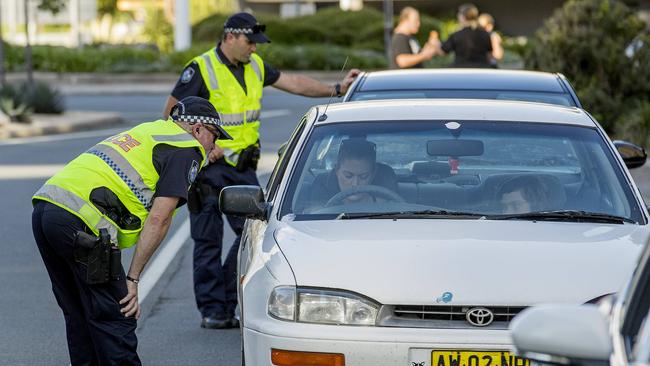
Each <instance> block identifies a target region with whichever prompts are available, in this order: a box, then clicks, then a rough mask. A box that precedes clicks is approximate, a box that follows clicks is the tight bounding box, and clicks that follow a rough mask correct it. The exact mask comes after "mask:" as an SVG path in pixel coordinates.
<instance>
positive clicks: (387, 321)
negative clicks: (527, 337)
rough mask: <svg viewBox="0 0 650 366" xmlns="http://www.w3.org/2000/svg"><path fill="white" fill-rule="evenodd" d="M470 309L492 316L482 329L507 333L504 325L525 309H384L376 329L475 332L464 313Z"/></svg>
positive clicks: (403, 307)
mask: <svg viewBox="0 0 650 366" xmlns="http://www.w3.org/2000/svg"><path fill="white" fill-rule="evenodd" d="M473 308H485V309H488V310H490V311H491V312H492V313H493V314H494V320H493V322H492V324H490V325H489V326H487V327H485V328H489V329H507V328H508V324H509V323H510V321H511V320H512V318H514V317H515V316H516V315H517V314H519V313H520V312H521V311H522V310H524V309H525V308H526V307H525V306H489V305H488V306H486V305H387V306H384V307H383V309H382V315H383V316H382V317H381V320H380V322H379V323H380V325H383V326H391V327H417V328H477V327H475V326H473V325H471V324H470V323H469V322H468V321H467V318H466V313H467V312H468V311H469V310H471V309H473Z"/></svg>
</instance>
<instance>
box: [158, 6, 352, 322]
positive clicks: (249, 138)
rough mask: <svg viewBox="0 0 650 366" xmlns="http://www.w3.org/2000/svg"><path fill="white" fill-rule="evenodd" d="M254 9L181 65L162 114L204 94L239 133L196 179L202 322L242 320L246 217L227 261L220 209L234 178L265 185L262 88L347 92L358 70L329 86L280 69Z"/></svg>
mask: <svg viewBox="0 0 650 366" xmlns="http://www.w3.org/2000/svg"><path fill="white" fill-rule="evenodd" d="M265 28H266V27H265V26H264V25H261V24H258V22H257V20H256V19H255V17H253V16H252V15H251V14H248V13H237V14H234V15H232V16H230V17H229V18H228V19H227V20H226V23H225V24H224V34H223V37H222V39H221V42H219V44H218V45H217V47H215V48H213V49H211V50H209V51H207V52H206V53H204V54H202V55H200V56H197V57H195V58H194V59H193V60H192V61H191V62H190V63H189V64H188V65H187V66H186V67H185V69H184V70H183V73H182V74H181V77H180V79H179V80H178V82H177V83H176V86H175V87H174V90H173V91H172V93H171V96H170V97H169V99H168V100H167V105H166V106H165V110H164V111H163V115H165V116H166V115H167V113H168V111H169V108H171V106H172V105H174V103H175V102H176V100H178V99H181V98H183V97H186V96H188V95H197V96H200V97H203V98H206V99H209V100H210V102H211V103H212V104H213V105H214V106H215V107H216V109H217V110H218V111H219V114H220V116H221V119H222V121H223V124H224V129H225V130H226V131H227V132H228V133H229V134H230V135H232V137H233V140H231V141H227V142H226V141H224V142H220V143H219V144H218V146H216V148H215V149H214V150H213V152H212V153H211V154H210V156H209V158H210V162H212V163H213V164H211V165H209V166H208V167H206V169H204V171H203V172H202V173H201V175H200V176H199V178H198V179H197V189H198V190H199V191H200V193H201V196H202V200H201V201H202V202H201V208H200V210H198V211H195V212H190V220H191V231H192V238H193V239H194V294H195V296H196V304H197V306H198V308H199V311H200V312H201V315H202V321H201V326H202V327H204V328H213V329H221V328H230V327H238V326H239V322H238V321H237V320H236V319H235V318H234V312H235V307H236V306H237V286H236V282H235V277H236V267H237V266H236V260H237V250H238V248H239V241H240V237H241V233H242V229H243V225H244V220H243V219H242V218H238V217H230V216H228V217H227V218H228V222H229V224H230V227H231V228H232V229H233V231H234V232H235V233H236V235H237V238H236V239H235V242H234V244H233V246H232V247H231V249H230V251H229V252H228V256H227V258H226V261H225V263H224V265H223V266H222V264H221V248H222V240H223V219H222V214H221V211H219V208H218V197H219V193H220V192H221V189H222V188H223V187H226V186H230V185H237V184H247V185H259V182H258V180H257V176H256V172H255V171H256V168H257V161H258V159H259V155H260V145H259V132H258V130H259V126H260V112H261V107H262V105H261V101H262V89H263V88H264V87H265V86H268V85H272V86H274V87H276V88H278V89H281V90H284V91H287V92H290V93H293V94H299V95H303V96H310V97H326V96H330V95H337V96H341V95H342V94H344V93H345V92H346V91H347V89H348V87H349V86H350V84H351V83H352V82H353V81H354V78H355V77H356V76H357V75H358V74H359V70H351V71H350V72H348V74H347V75H346V76H345V78H344V79H343V81H342V82H341V83H337V84H335V85H328V84H324V83H321V82H319V81H317V80H314V79H312V78H309V77H306V76H301V75H292V74H287V73H284V72H283V73H281V72H279V71H277V70H276V69H274V68H273V67H272V66H271V65H269V64H268V63H266V62H264V61H263V60H262V58H261V57H260V56H258V55H257V54H256V53H255V50H256V48H257V43H268V42H270V40H269V39H268V38H267V37H266V35H265V34H264V33H263V32H264V30H265Z"/></svg>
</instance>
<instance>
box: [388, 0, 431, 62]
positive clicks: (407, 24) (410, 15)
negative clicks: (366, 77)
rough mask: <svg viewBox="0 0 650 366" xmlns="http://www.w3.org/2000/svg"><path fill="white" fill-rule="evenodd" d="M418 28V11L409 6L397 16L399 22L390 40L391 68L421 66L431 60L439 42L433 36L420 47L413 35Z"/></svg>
mask: <svg viewBox="0 0 650 366" xmlns="http://www.w3.org/2000/svg"><path fill="white" fill-rule="evenodd" d="M419 30H420V13H419V12H418V11H417V10H415V8H412V7H410V6H407V7H405V8H404V9H403V10H402V12H401V13H400V16H399V23H398V24H397V27H395V30H394V31H393V38H392V40H391V60H390V68H391V69H406V68H422V67H423V65H422V63H423V62H424V61H427V60H431V58H432V57H433V56H434V54H435V51H436V49H437V48H438V47H439V46H440V45H439V44H436V42H437V43H440V41H438V40H437V39H435V38H432V39H431V40H430V41H428V42H427V43H426V44H425V45H424V47H420V44H419V43H418V40H417V39H416V38H415V35H416V34H417V33H418V31H419Z"/></svg>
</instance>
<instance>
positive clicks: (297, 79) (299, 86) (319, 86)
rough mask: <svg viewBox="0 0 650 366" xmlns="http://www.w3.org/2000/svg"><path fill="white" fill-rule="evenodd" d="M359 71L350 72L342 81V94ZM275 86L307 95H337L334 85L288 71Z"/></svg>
mask: <svg viewBox="0 0 650 366" xmlns="http://www.w3.org/2000/svg"><path fill="white" fill-rule="evenodd" d="M359 72H360V71H359V70H356V69H353V70H350V71H349V72H348V74H347V75H346V76H345V78H344V79H343V81H342V82H341V94H345V92H346V91H347V90H348V87H349V86H350V84H352V82H353V81H354V79H355V78H356V77H357V75H359ZM273 86H274V87H276V88H278V89H280V90H284V91H286V92H289V93H292V94H298V95H304V96H306V97H329V96H330V95H336V91H335V90H334V85H330V84H325V83H321V82H320V81H318V80H316V79H312V78H310V77H307V76H304V75H297V74H288V73H286V72H283V73H281V74H280V77H279V78H278V81H276V82H275V83H274V84H273Z"/></svg>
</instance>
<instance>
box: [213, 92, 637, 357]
mask: <svg viewBox="0 0 650 366" xmlns="http://www.w3.org/2000/svg"><path fill="white" fill-rule="evenodd" d="M617 150H618V152H617ZM620 152H624V153H625V154H624V157H622V155H621V154H619V153H620ZM644 162H645V152H644V151H643V150H642V149H640V148H638V147H635V146H634V145H631V144H625V143H623V142H617V143H616V144H615V143H613V142H612V141H610V140H609V138H608V137H607V135H606V134H605V132H604V131H603V130H602V128H601V127H600V126H599V125H598V123H597V122H596V121H594V120H593V119H592V117H590V116H589V115H588V114H587V113H585V112H584V111H583V110H581V109H579V108H576V107H568V106H566V107H565V106H554V105H550V104H538V103H530V102H520V101H493V100H446V99H437V100H427V99H420V100H394V101H366V102H350V103H342V104H339V105H330V106H317V107H313V108H312V109H311V110H310V111H309V112H308V113H307V114H306V115H305V116H304V117H303V118H302V120H301V121H300V122H299V123H298V125H297V128H296V129H295V131H294V133H293V135H292V136H291V138H290V140H289V142H288V144H287V145H286V148H285V149H284V151H283V153H282V155H281V156H280V158H279V161H278V163H277V165H276V167H275V170H274V172H273V174H272V176H271V178H270V180H269V183H268V185H267V186H266V188H265V189H261V188H259V187H255V186H234V187H229V188H226V189H225V190H224V191H223V192H222V193H221V199H220V205H221V208H222V210H223V211H224V212H226V213H228V214H235V215H241V216H246V217H247V218H248V220H247V223H246V226H245V230H244V234H243V237H242V242H241V246H240V256H239V269H238V276H239V277H238V279H239V300H240V306H241V324H242V354H243V362H244V363H246V364H249V365H279V366H283V365H375V366H379V365H409V366H431V365H433V366H524V365H528V363H529V362H528V361H527V360H526V359H523V358H519V357H516V356H514V355H513V354H512V353H511V350H512V342H511V338H510V335H509V333H508V324H509V322H510V320H511V319H512V318H513V317H514V316H516V315H517V314H518V313H519V312H521V311H522V310H524V309H525V308H527V307H530V306H532V305H535V304H539V303H542V302H555V303H565V304H584V303H592V302H595V301H598V299H599V298H601V297H602V296H605V295H608V294H611V293H613V292H616V291H617V290H618V289H619V288H620V287H621V285H622V284H623V283H624V280H625V279H626V278H627V277H628V276H629V275H630V273H631V271H632V269H633V267H634V264H635V261H636V259H637V256H638V254H639V252H640V248H641V246H642V244H643V243H644V242H645V240H646V239H647V237H648V234H649V230H648V212H647V210H646V207H645V205H644V204H643V200H642V198H641V195H640V193H639V191H638V189H637V187H636V186H635V184H634V182H633V180H632V178H631V176H630V174H629V172H628V168H627V167H626V165H627V166H628V167H630V168H631V167H634V166H639V165H642V164H643V163H644Z"/></svg>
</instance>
